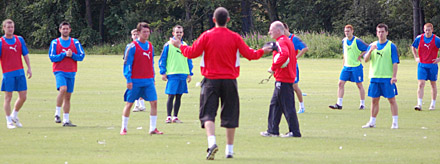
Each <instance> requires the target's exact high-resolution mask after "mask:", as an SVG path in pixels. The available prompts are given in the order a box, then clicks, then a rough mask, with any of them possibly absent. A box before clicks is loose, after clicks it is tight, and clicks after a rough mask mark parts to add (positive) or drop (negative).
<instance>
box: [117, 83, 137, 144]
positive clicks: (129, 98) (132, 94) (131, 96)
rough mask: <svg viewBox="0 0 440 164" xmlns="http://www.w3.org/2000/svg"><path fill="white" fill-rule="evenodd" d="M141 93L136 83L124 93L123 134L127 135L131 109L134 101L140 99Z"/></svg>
mask: <svg viewBox="0 0 440 164" xmlns="http://www.w3.org/2000/svg"><path fill="white" fill-rule="evenodd" d="M139 94H140V88H139V87H136V85H134V86H133V87H132V89H127V90H125V94H124V101H125V102H126V103H125V106H124V109H123V110H122V125H121V132H120V134H121V135H126V134H127V125H128V120H129V118H130V109H131V107H132V106H133V103H134V101H135V100H136V99H139V97H140V96H139Z"/></svg>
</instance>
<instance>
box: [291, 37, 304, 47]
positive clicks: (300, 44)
mask: <svg viewBox="0 0 440 164" xmlns="http://www.w3.org/2000/svg"><path fill="white" fill-rule="evenodd" d="M292 40H293V41H292V42H293V45H294V46H295V50H302V49H304V48H306V47H307V45H306V44H305V43H304V42H303V41H302V40H301V39H300V38H298V37H296V36H295V37H293V39H292Z"/></svg>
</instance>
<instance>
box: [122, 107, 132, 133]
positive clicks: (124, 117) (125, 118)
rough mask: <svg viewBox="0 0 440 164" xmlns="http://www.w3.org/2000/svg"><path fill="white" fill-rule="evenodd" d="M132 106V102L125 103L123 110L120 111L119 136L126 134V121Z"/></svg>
mask: <svg viewBox="0 0 440 164" xmlns="http://www.w3.org/2000/svg"><path fill="white" fill-rule="evenodd" d="M132 106H133V103H132V102H128V101H127V102H126V103H125V106H124V110H123V111H122V126H121V132H120V134H121V135H126V134H127V125H128V119H129V118H130V109H131V107H132Z"/></svg>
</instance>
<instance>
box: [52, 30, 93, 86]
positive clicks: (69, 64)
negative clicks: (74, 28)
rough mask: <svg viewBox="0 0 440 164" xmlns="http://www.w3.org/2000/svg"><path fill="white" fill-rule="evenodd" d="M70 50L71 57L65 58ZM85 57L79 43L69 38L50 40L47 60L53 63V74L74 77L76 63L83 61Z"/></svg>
mask: <svg viewBox="0 0 440 164" xmlns="http://www.w3.org/2000/svg"><path fill="white" fill-rule="evenodd" d="M69 49H70V50H72V56H71V57H66V52H67V51H68V50H69ZM84 57H85V54H84V49H83V48H82V46H81V43H80V42H79V41H78V40H77V39H75V38H70V37H69V39H67V40H63V39H62V38H61V37H60V38H57V39H54V40H52V42H51V44H50V48H49V58H50V60H51V61H52V62H53V65H52V70H53V72H54V73H55V72H62V73H63V75H65V76H66V77H72V78H73V77H75V75H76V72H77V62H78V61H83V60H84Z"/></svg>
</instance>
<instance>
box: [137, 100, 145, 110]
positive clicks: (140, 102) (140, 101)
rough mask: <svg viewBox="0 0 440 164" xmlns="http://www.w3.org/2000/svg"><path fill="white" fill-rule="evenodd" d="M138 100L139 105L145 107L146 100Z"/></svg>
mask: <svg viewBox="0 0 440 164" xmlns="http://www.w3.org/2000/svg"><path fill="white" fill-rule="evenodd" d="M138 102H139V107H141V108H145V101H144V100H138Z"/></svg>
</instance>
